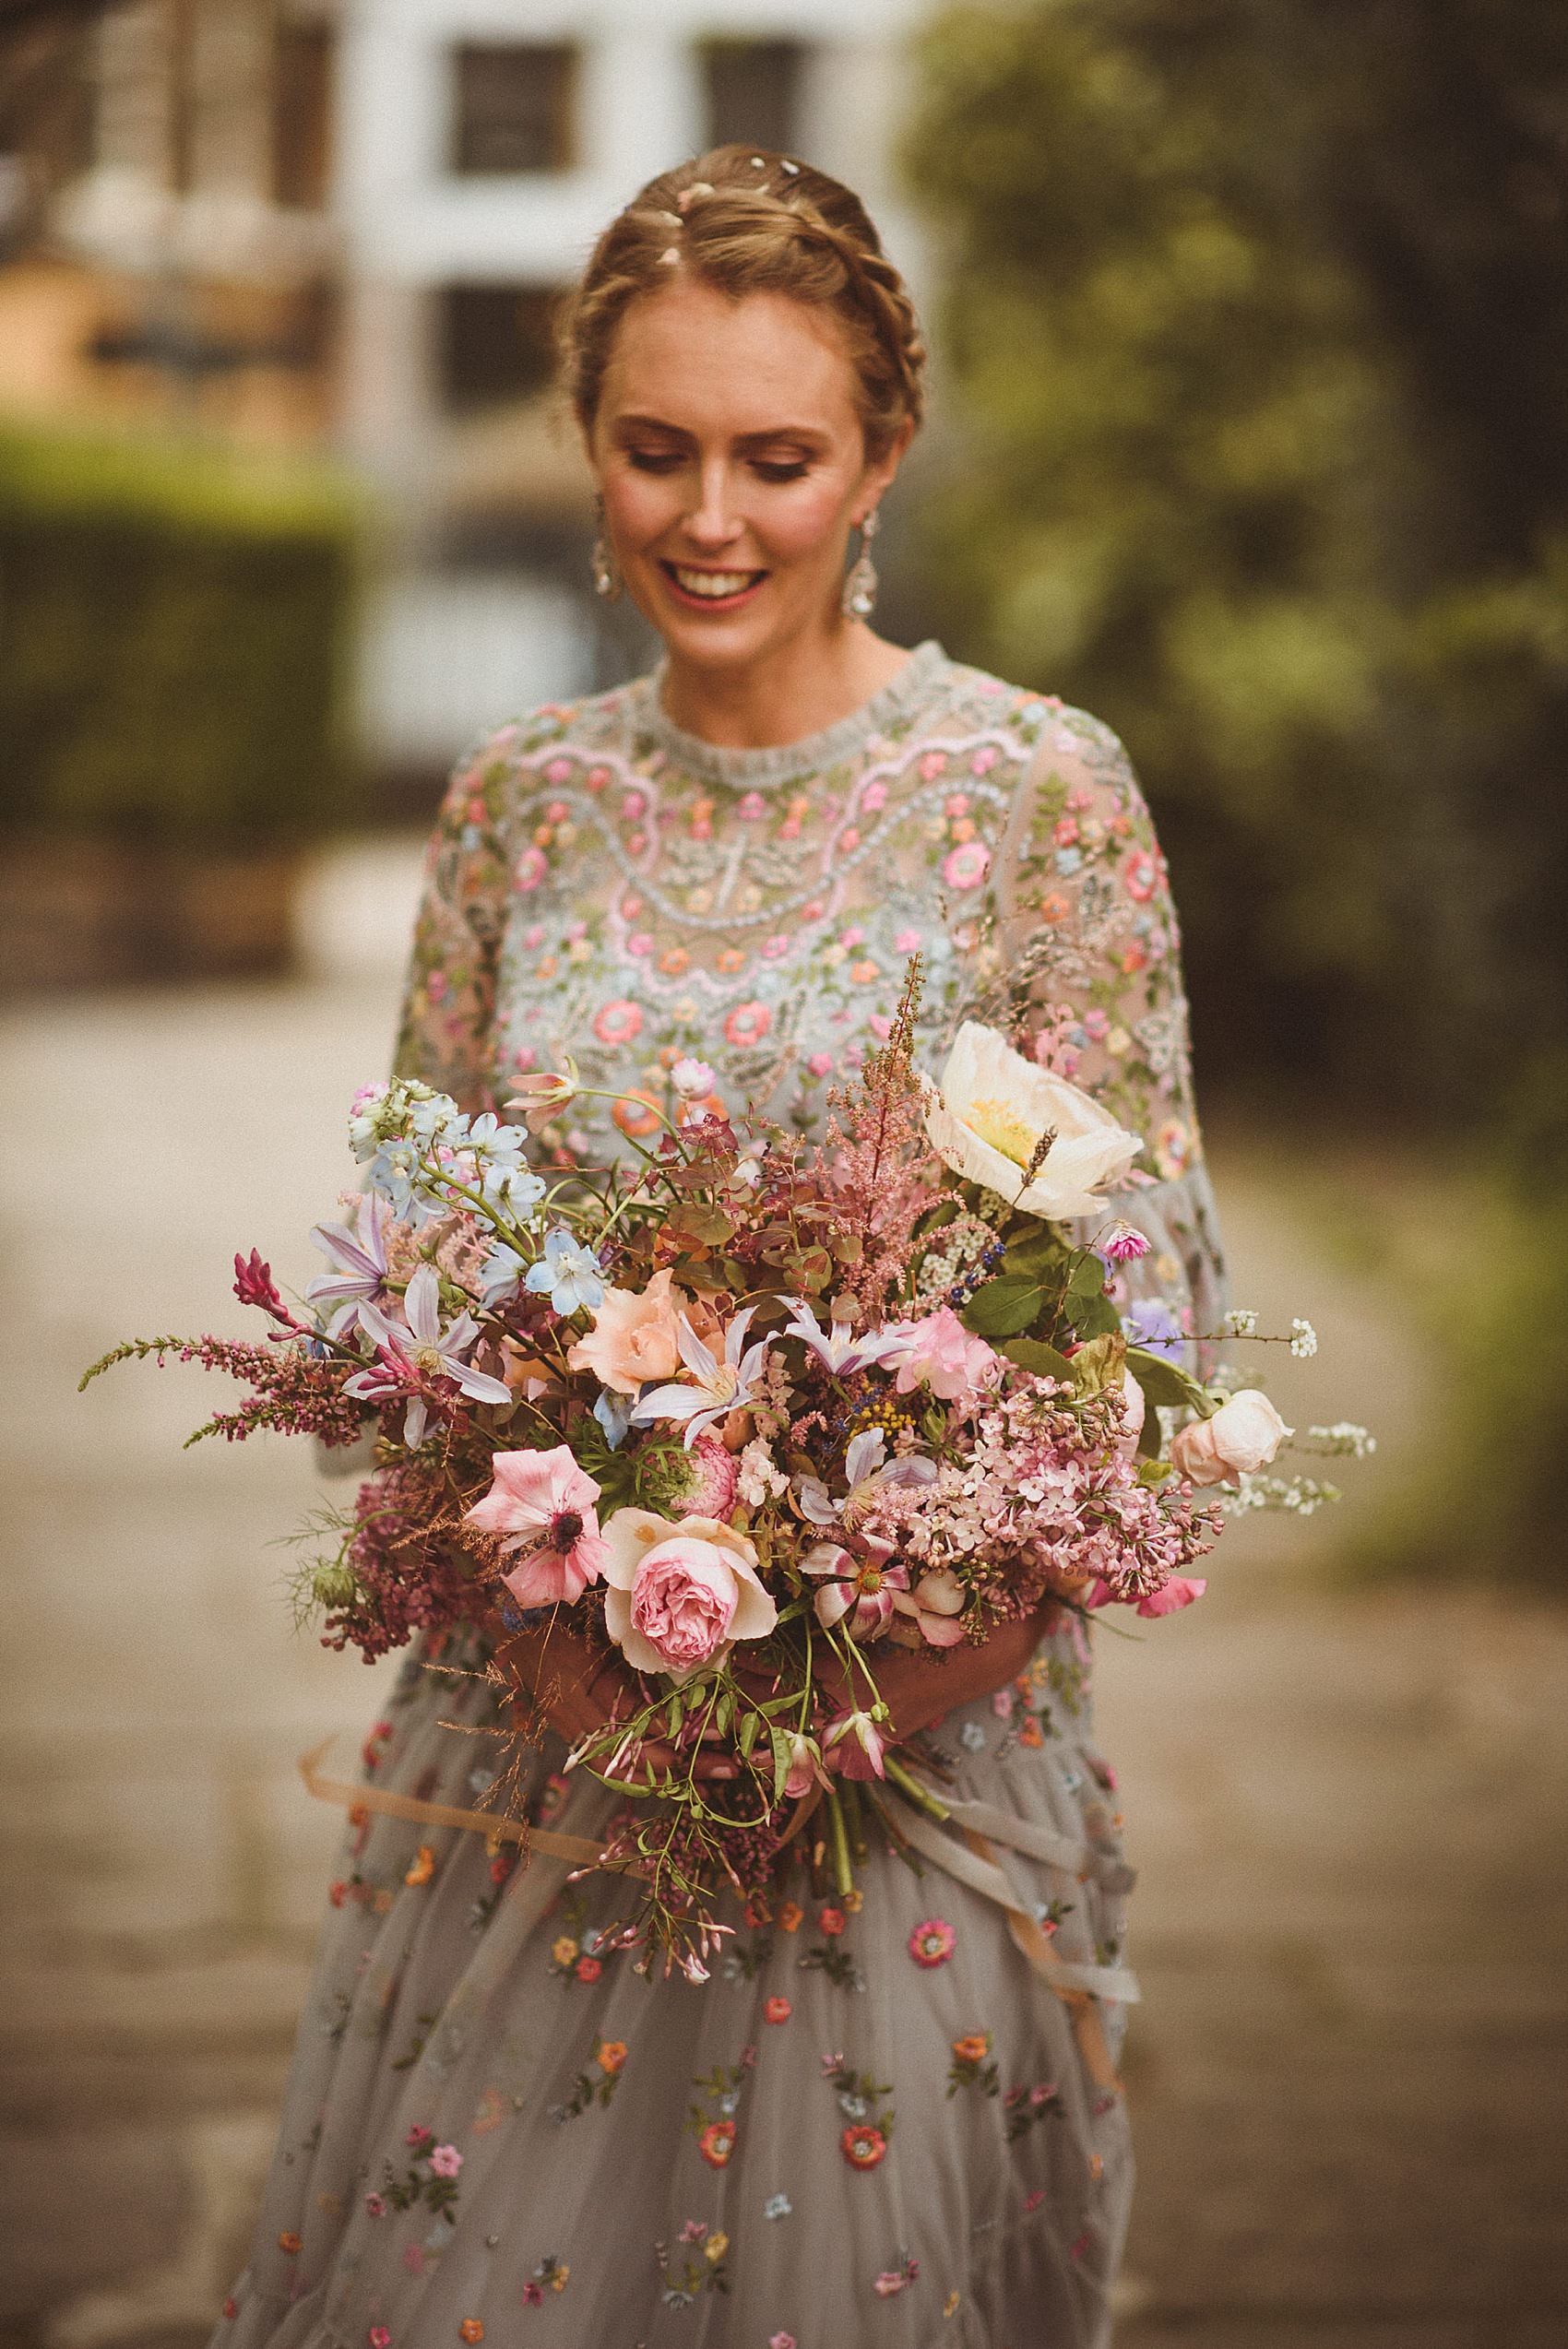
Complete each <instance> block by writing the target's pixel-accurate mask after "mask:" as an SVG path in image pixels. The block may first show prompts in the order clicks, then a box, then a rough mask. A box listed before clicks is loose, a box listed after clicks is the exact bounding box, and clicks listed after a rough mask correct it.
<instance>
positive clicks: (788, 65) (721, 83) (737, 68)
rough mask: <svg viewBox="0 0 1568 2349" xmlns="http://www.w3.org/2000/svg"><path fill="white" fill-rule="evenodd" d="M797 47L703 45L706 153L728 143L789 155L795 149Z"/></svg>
mask: <svg viewBox="0 0 1568 2349" xmlns="http://www.w3.org/2000/svg"><path fill="white" fill-rule="evenodd" d="M805 55H806V52H805V44H804V43H803V42H799V41H708V42H704V43H703V49H702V63H703V73H704V77H705V79H706V82H707V145H708V146H709V147H727V146H729V145H730V144H731V142H732V141H733V142H734V143H736V144H738V145H741V146H745V145H747V144H748V143H750V144H754V145H755V146H757V147H766V148H772V149H773V151H774V152H775V153H776V154H779V155H789V154H791V153H793V151H794V149H795V148H796V147H797V145H798V144H799V136H800V103H801V79H802V73H801V69H802V65H804V63H805Z"/></svg>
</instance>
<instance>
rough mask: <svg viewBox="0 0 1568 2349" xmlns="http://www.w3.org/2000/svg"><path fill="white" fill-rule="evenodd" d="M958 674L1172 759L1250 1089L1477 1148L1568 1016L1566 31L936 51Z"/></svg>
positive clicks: (933, 527) (1210, 1020)
mask: <svg viewBox="0 0 1568 2349" xmlns="http://www.w3.org/2000/svg"><path fill="white" fill-rule="evenodd" d="M921 89H922V92H923V95H922V98H921V105H920V109H919V114H918V119H917V120H916V122H915V125H914V126H913V130H912V133H911V136H910V137H909V166H910V177H911V182H912V184H913V186H914V189H915V191H916V193H917V194H918V195H919V196H921V198H922V199H923V200H924V201H925V203H926V204H927V205H928V206H929V207H930V208H931V209H932V213H933V215H934V218H935V220H936V223H937V226H938V229H939V231H940V232H941V234H942V235H943V236H944V239H945V251H944V262H945V269H944V282H945V285H946V287H947V289H948V291H947V293H946V296H945V299H944V308H943V312H942V314H941V320H940V324H941V328H942V331H941V334H940V336H939V338H938V339H939V343H940V346H941V349H942V351H943V354H944V361H945V365H946V370H947V376H948V384H949V397H948V403H947V405H948V410H949V414H950V416H951V417H952V419H953V424H954V431H953V433H952V437H951V444H950V446H949V449H948V451H947V452H946V459H947V461H946V467H945V473H944V479H943V480H940V481H939V482H938V483H937V484H936V487H935V493H934V494H933V495H932V497H931V499H930V500H929V502H928V504H927V508H926V521H925V546H926V564H927V584H928V593H929V596H930V599H931V600H932V604H933V606H934V608H935V613H936V617H937V618H938V621H939V623H940V624H941V626H942V627H943V630H944V634H945V635H946V637H947V640H948V643H949V645H950V647H951V648H952V649H953V650H954V651H956V652H959V653H961V654H964V655H967V656H968V657H969V658H976V659H979V660H980V661H982V662H984V663H986V664H987V665H989V666H992V667H995V668H998V669H1000V670H1003V671H1004V673H1005V674H1007V675H1009V676H1011V677H1013V678H1015V679H1016V680H1017V681H1018V682H1024V683H1028V684H1033V685H1036V686H1038V687H1040V688H1042V689H1048V690H1052V691H1056V692H1060V693H1062V694H1064V695H1066V696H1067V697H1068V698H1069V699H1071V700H1074V701H1078V702H1082V703H1084V704H1086V705H1087V706H1088V707H1089V708H1091V709H1094V710H1096V711H1097V712H1098V713H1099V715H1100V716H1102V717H1104V718H1107V719H1108V720H1109V721H1110V722H1111V724H1112V725H1114V726H1115V727H1116V728H1117V729H1118V730H1119V731H1121V732H1122V733H1123V736H1124V737H1125V739H1126V740H1127V742H1128V744H1129V747H1130V749H1131V751H1132V753H1133V755H1134V759H1135V760H1136V761H1137V763H1138V764H1139V765H1140V766H1141V767H1142V769H1143V771H1144V775H1145V778H1146V782H1147V784H1148V786H1149V789H1150V794H1151V797H1152V799H1153V801H1154V803H1155V807H1156V812H1157V814H1158V819H1159V822H1160V825H1161V830H1162V834H1163V836H1164V837H1165V841H1166V845H1167V848H1168V850H1169V852H1170V859H1171V864H1172V867H1173V871H1174V873H1175V878H1176V884H1177V895H1178V901H1179V903H1180V905H1181V907H1182V913H1183V917H1184V925H1185V929H1186V933H1187V942H1188V955H1189V975H1190V979H1191V983H1192V991H1193V996H1194V1015H1195V1022H1196V1027H1197V1033H1198V1041H1199V1056H1200V1068H1201V1069H1202V1070H1203V1072H1204V1074H1205V1075H1206V1081H1207V1082H1208V1083H1209V1084H1210V1085H1213V1084H1215V1083H1216V1082H1217V1081H1218V1083H1219V1084H1221V1085H1226V1084H1237V1085H1241V1086H1245V1088H1246V1090H1247V1091H1248V1093H1249V1095H1250V1096H1252V1097H1254V1098H1255V1097H1256V1096H1257V1094H1258V1092H1259V1090H1260V1088H1263V1087H1265V1086H1270V1085H1273V1084H1277V1083H1278V1082H1280V1081H1281V1080H1282V1079H1283V1080H1284V1081H1286V1082H1288V1083H1294V1085H1295V1086H1296V1087H1297V1088H1298V1089H1300V1088H1301V1086H1302V1085H1303V1083H1304V1084H1305V1085H1306V1086H1307V1088H1308V1089H1309V1091H1310V1092H1312V1093H1313V1095H1314V1096H1315V1097H1317V1098H1319V1099H1322V1098H1323V1097H1324V1085H1325V1082H1326V1084H1327V1085H1328V1086H1331V1087H1332V1093H1331V1097H1332V1098H1334V1099H1335V1101H1336V1103H1337V1104H1339V1105H1341V1106H1342V1107H1354V1106H1355V1105H1357V1104H1361V1105H1373V1106H1375V1107H1376V1109H1378V1110H1379V1112H1380V1113H1382V1112H1385V1111H1386V1110H1387V1109H1390V1108H1391V1107H1392V1108H1396V1109H1399V1110H1401V1111H1403V1112H1404V1113H1405V1114H1406V1115H1407V1116H1415V1117H1419V1118H1422V1119H1425V1120H1429V1121H1455V1120H1459V1121H1476V1120H1479V1119H1483V1118H1487V1117H1490V1116H1491V1115H1493V1114H1494V1113H1496V1111H1497V1110H1498V1109H1499V1107H1500V1105H1504V1104H1506V1103H1508V1102H1509V1101H1511V1100H1513V1099H1514V1098H1515V1097H1517V1096H1518V1095H1519V1094H1520V1092H1521V1089H1522V1090H1523V1091H1524V1092H1525V1093H1532V1092H1533V1093H1538V1092H1539V1090H1540V1089H1541V1083H1542V1077H1541V1072H1542V1070H1543V1069H1545V1068H1546V1067H1548V1066H1549V1065H1550V1063H1551V1061H1552V1056H1553V1053H1554V1051H1555V1050H1556V1048H1557V1045H1558V1043H1559V1040H1560V1039H1561V1038H1562V1035H1563V1033H1564V1023H1565V1016H1568V922H1565V921H1564V919H1563V909H1564V902H1565V896H1568V886H1565V884H1568V821H1565V814H1568V794H1565V790H1564V777H1565V774H1568V431H1565V430H1564V419H1565V415H1568V409H1565V405H1564V403H1565V400H1568V168H1565V159H1568V131H1565V129H1564V125H1565V124H1568V10H1564V9H1563V8H1562V6H1561V5H1560V0H1379V5H1378V6H1375V7H1372V6H1367V5H1366V0H1195V4H1194V0H1036V4H1035V5H1031V6H1022V7H1005V8H1004V7H1000V6H997V7H977V6H967V7H961V8H958V9H956V10H953V11H951V12H949V13H947V14H946V15H944V17H942V18H939V19H938V20H937V22H936V24H935V25H934V27H933V28H932V30H931V31H930V33H929V35H928V36H927V38H926V41H925V43H924V50H923V77H922V82H921Z"/></svg>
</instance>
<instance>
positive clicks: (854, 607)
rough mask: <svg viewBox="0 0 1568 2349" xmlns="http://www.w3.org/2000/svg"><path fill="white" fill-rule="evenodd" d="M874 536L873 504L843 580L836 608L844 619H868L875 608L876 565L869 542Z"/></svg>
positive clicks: (874, 516) (874, 510) (874, 511)
mask: <svg viewBox="0 0 1568 2349" xmlns="http://www.w3.org/2000/svg"><path fill="white" fill-rule="evenodd" d="M875 536H876V508H875V506H874V505H873V507H872V510H871V512H870V513H869V514H868V515H867V516H866V517H865V520H864V521H863V522H862V523H861V551H860V552H859V554H858V555H857V556H856V557H855V560H854V562H853V563H852V564H851V565H850V566H849V575H848V576H847V577H846V579H845V581H844V592H843V594H842V596H840V598H839V599H838V609H839V610H840V611H842V613H843V615H844V617H845V619H846V620H869V619H870V618H871V615H872V613H873V611H875V610H876V565H875V564H874V563H873V561H872V559H871V552H870V550H871V542H872V540H873V539H874V538H875Z"/></svg>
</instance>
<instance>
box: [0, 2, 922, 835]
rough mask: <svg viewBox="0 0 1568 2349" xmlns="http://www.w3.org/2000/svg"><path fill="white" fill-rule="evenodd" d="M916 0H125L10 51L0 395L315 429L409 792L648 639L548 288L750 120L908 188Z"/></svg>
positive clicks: (366, 685)
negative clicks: (554, 391) (379, 565)
mask: <svg viewBox="0 0 1568 2349" xmlns="http://www.w3.org/2000/svg"><path fill="white" fill-rule="evenodd" d="M923 13H924V6H923V0H861V5H860V6H858V7H857V9H856V10H855V11H854V14H853V18H852V19H847V18H846V14H845V12H844V11H843V9H842V8H841V7H840V6H837V5H836V0H129V5H125V6H113V7H111V8H109V9H108V10H107V11H106V12H104V13H101V14H100V15H98V16H96V17H92V16H88V15H85V14H83V13H81V12H80V11H79V10H77V9H72V8H69V7H65V8H63V9H62V10H61V11H60V12H59V13H53V14H52V13H51V12H50V11H49V10H48V9H46V8H45V9H42V10H35V11H34V12H33V14H32V16H31V18H30V20H29V26H28V28H27V29H26V30H22V31H18V32H16V33H14V34H13V35H12V36H11V38H10V39H9V41H8V42H7V43H6V56H5V63H4V66H3V69H0V238H3V239H4V248H3V250H4V259H3V263H0V406H3V407H5V408H8V409H13V410H15V409H18V408H20V409H34V410H38V409H42V410H45V411H47V412H49V413H51V414H54V415H58V414H73V413H74V414H79V415H83V416H88V417H113V418H120V419H125V420H146V421H160V420H164V419H171V420H173V421H179V422H182V423H184V424H192V423H195V424H197V425H199V426H202V427H205V428H207V429H209V430H212V431H216V432H219V433H224V434H230V435H234V436H238V437H240V438H242V439H246V440H253V441H258V442H271V443H280V444H284V445H327V446H331V447H335V448H337V449H338V450H339V451H340V452H341V453H342V454H343V455H345V456H346V457H348V458H349V459H350V461H351V462H352V464H353V465H354V466H355V467H356V468H357V469H360V470H362V472H363V473H364V474H365V475H366V476H368V478H369V479H370V480H372V481H373V482H374V484H375V486H376V488H377V489H378V491H379V492H381V502H382V508H383V511H384V513H385V514H386V517H387V531H386V546H387V553H388V561H387V564H386V572H385V575H384V577H383V578H382V580H381V583H380V585H379V587H378V588H377V591H376V593H375V596H374V603H373V610H372V612H371V615H370V618H369V622H368V625H367V634H366V646H365V658H364V662H363V686H362V697H363V704H364V710H363V718H364V725H365V730H366V732H367V737H368V740H369V744H370V747H371V749H372V752H373V754H374V757H375V758H376V760H377V763H378V765H380V766H381V767H382V768H383V769H384V770H385V771H386V773H387V774H388V775H389V776H390V777H392V778H394V787H395V788H396V778H397V777H404V778H405V782H406V788H407V790H408V791H409V792H410V794H411V795H413V796H414V797H423V796H424V795H426V794H427V792H428V788H429V779H430V777H431V775H432V774H433V773H434V771H435V770H438V769H439V767H440V766H441V765H442V764H444V763H445V761H447V760H449V759H450V757H451V756H452V755H453V754H454V753H455V752H456V750H457V749H458V748H459V747H460V746H461V742H462V741H463V740H464V739H465V738H466V737H467V736H468V735H469V733H470V732H471V731H472V730H474V728H475V727H476V726H478V725H480V724H481V723H484V722H486V721H487V720H490V719H493V718H495V717H497V716H499V715H504V714H505V712H506V711H507V710H509V709H513V708H516V707H518V706H523V705H525V704H527V703H528V702H529V701H532V700H537V699H540V698H543V697H546V696H548V695H550V694H564V693H569V692H572V691H575V690H579V689H581V688H582V687H583V686H584V685H586V684H588V683H590V682H595V681H596V680H602V679H604V678H607V677H609V676H611V675H612V674H614V673H616V672H617V671H618V670H621V669H623V668H624V667H625V666H626V665H627V663H628V662H630V661H631V660H634V659H635V658H637V656H638V654H639V653H640V651H641V649H642V647H639V646H638V645H637V644H636V641H635V638H633V637H630V636H628V635H626V634H625V633H624V629H625V626H626V623H625V619H624V614H622V615H616V621H615V624H618V625H620V626H621V628H622V630H623V633H622V634H621V635H619V636H612V635H606V617H605V615H604V614H602V613H600V612H598V611H595V609H594V608H593V599H592V598H591V597H590V596H589V595H588V594H587V593H586V584H587V552H588V543H589V540H590V537H591V498H590V493H589V489H588V479H587V474H586V470H585V469H584V467H583V464H582V460H581V457H580V455H579V454H578V452H577V450H576V445H575V442H574V438H573V435H572V433H571V432H570V430H569V429H568V428H567V427H566V426H565V425H564V421H563V420H562V418H561V416H560V414H559V412H558V410H557V409H556V407H555V405H554V403H553V402H552V398H551V397H550V394H549V378H550V363H551V361H550V335H551V314H552V304H553V302H554V300H555V298H556V297H557V295H558V294H559V292H560V291H561V289H562V287H563V286H564V285H565V284H566V283H568V282H569V281H570V279H572V277H573V276H574V274H575V273H576V270H577V269H578V268H579V267H581V265H582V262H583V260H584V258H585V257H586V255H587V253H588V249H589V247H590V246H591V244H592V242H593V239H594V237H595V236H596V234H597V233H598V231H599V230H600V227H601V226H602V225H603V223H604V221H605V220H606V219H608V218H609V217H610V215H611V214H612V212H613V211H614V210H615V209H616V208H618V207H619V206H620V205H621V204H623V203H624V201H625V200H626V198H627V197H628V196H630V195H631V194H632V193H633V191H634V190H635V189H636V187H637V186H638V185H639V184H641V182H643V181H644V180H645V179H647V178H648V177H649V176H651V175H652V174H653V173H654V172H658V171H659V170H661V169H663V168H665V167H666V166H668V165H669V164H670V163H671V162H673V161H675V160H678V159H679V158H680V157H682V156H683V155H686V154H690V153H692V152H694V151H696V150H699V149H700V148H703V147H705V146H707V145H710V144H713V143H715V142H717V141H719V140H724V139H730V138H735V139H741V140H754V141H755V142H756V143H757V144H759V145H765V146H769V147H773V148H781V149H784V150H785V151H788V152H792V153H796V154H799V155H802V156H803V157H806V158H808V159H809V160H812V161H814V162H818V163H820V164H822V165H824V166H825V167H826V169H828V170H830V171H833V172H837V173H838V174H839V175H841V176H843V177H845V178H848V179H849V180H850V181H851V182H852V183H853V184H856V185H857V186H858V187H860V188H861V190H862V192H863V193H864V194H865V196H866V197H867V199H868V201H869V202H870V204H871V206H872V208H873V211H874V212H876V214H877V216H878V218H879V219H880V220H881V221H882V223H883V225H884V228H885V231H886V233H887V236H888V241H889V243H890V245H891V247H892V249H893V250H894V252H895V254H896V255H897V258H898V260H899V261H900V263H901V264H902V265H904V266H905V267H909V268H910V269H911V270H912V271H913V272H914V274H915V275H916V277H917V279H918V277H919V273H920V254H919V246H918V238H917V235H916V233H915V231H914V230H913V227H912V224H911V223H910V221H909V219H908V217H907V216H906V215H905V214H904V213H903V212H902V211H901V209H900V207H899V205H898V202H897V198H896V196H895V194H894V191H893V185H892V183H893V170H892V145H893V137H894V131H895V125H896V124H897V119H898V116H899V113H900V102H901V89H900V84H901V75H902V56H903V51H904V46H905V42H906V41H907V37H908V35H909V31H910V30H911V29H912V26H913V24H914V22H915V21H916V20H917V19H918V18H920V17H921V15H922V14H923Z"/></svg>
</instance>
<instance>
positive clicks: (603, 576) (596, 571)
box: [588, 498, 621, 603]
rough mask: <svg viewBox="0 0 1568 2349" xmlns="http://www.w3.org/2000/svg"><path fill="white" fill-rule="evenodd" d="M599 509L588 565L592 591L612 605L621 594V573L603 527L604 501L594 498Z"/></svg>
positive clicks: (607, 533) (608, 536)
mask: <svg viewBox="0 0 1568 2349" xmlns="http://www.w3.org/2000/svg"><path fill="white" fill-rule="evenodd" d="M594 504H595V505H596V506H597V507H598V509H599V536H598V538H597V539H595V540H594V542H593V552H592V554H591V555H590V556H589V558H588V561H589V564H590V566H591V568H592V571H593V591H594V594H595V595H596V596H602V597H603V598H604V600H605V602H606V603H614V602H615V601H616V600H617V599H619V596H620V593H621V573H620V568H619V566H618V564H616V561H615V550H614V548H613V547H612V545H611V543H610V533H609V531H608V530H607V529H606V528H605V527H604V500H603V499H602V498H596V499H595V500H594Z"/></svg>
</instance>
